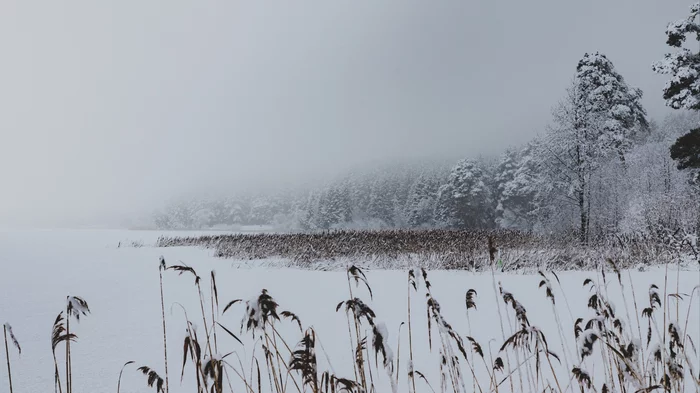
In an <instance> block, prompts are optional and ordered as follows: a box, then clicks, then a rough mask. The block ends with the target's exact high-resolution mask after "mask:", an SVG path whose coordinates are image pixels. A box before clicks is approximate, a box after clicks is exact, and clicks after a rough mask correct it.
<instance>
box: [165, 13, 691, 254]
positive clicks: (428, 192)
mask: <svg viewBox="0 0 700 393" xmlns="http://www.w3.org/2000/svg"><path fill="white" fill-rule="evenodd" d="M699 13H700V6H698V5H694V6H693V7H692V8H691V13H690V15H689V16H688V17H687V18H686V19H683V20H680V21H678V22H674V23H671V24H670V25H669V27H668V29H667V31H666V34H667V37H668V42H667V43H668V45H669V46H671V47H673V48H678V51H677V52H676V53H673V54H668V55H666V57H665V59H664V60H663V61H660V62H658V63H656V64H654V65H653V67H652V68H653V70H654V71H655V72H659V73H662V74H668V75H670V76H671V79H670V81H669V82H668V83H667V85H666V88H665V90H664V92H663V97H664V99H665V100H666V102H667V104H668V105H669V106H670V107H672V108H674V109H679V111H676V112H675V113H673V114H671V115H669V116H667V117H666V118H665V119H663V120H661V121H658V122H657V121H653V120H651V119H649V118H648V116H647V113H646V110H645V109H644V107H643V106H642V103H641V98H642V95H643V93H642V91H641V90H639V89H637V88H634V87H633V86H630V85H629V84H628V83H627V81H626V80H625V79H624V78H623V76H622V75H621V74H620V73H619V72H618V71H617V70H616V69H615V66H614V64H613V62H612V61H611V60H610V59H609V58H608V57H607V56H606V55H605V54H602V53H586V54H585V55H584V56H583V57H582V58H581V59H580V61H579V62H578V64H576V67H575V68H573V67H572V71H573V75H572V81H571V84H570V86H569V87H568V88H567V89H566V91H564V92H563V94H562V98H561V100H560V101H559V102H558V103H557V104H556V105H555V106H554V108H553V109H552V119H551V122H550V125H549V126H548V127H546V129H544V130H542V132H540V133H539V135H537V137H535V138H533V139H532V140H531V141H529V142H528V143H526V144H525V145H523V146H513V147H510V148H508V149H507V150H506V151H505V152H504V153H503V154H502V155H501V156H500V157H498V158H489V157H479V158H475V159H463V160H460V161H458V162H456V163H453V164H452V165H445V164H444V163H437V164H436V163H422V164H421V163H416V164H412V165H394V166H383V167H377V168H374V169H373V170H370V171H360V172H354V173H347V174H344V175H342V176H338V177H337V178H335V179H333V180H331V181H329V182H326V183H325V184H322V185H319V186H317V187H310V188H306V189H297V190H281V191H278V192H268V193H260V194H241V195H235V196H233V195H230V196H227V197H224V198H212V199H192V200H187V201H178V202H176V203H171V204H169V205H168V206H166V207H165V208H164V209H162V210H161V211H159V212H157V213H156V214H155V215H154V223H155V225H156V226H158V227H160V228H188V229H189V228H204V227H216V226H233V225H271V226H274V227H276V228H278V229H285V230H327V229H340V228H456V229H494V228H502V229H516V230H523V231H535V232H540V233H547V234H571V235H574V236H577V237H578V238H579V239H580V241H582V242H584V243H585V242H588V241H589V240H591V239H593V238H599V237H601V236H609V235H611V234H618V233H630V232H651V231H658V230H659V229H660V228H666V229H673V230H675V229H683V230H685V231H688V232H696V231H697V229H698V226H699V224H700V220H699V218H700V215H699V214H698V211H699V210H700V209H699V207H700V205H699V201H700V198H698V196H700V195H699V194H698V193H699V191H700V189H699V188H698V182H697V168H698V167H700V128H698V125H700V115H699V114H698V110H700V80H699V75H700V55H699V54H698V53H696V52H693V51H691V50H689V49H685V48H683V47H682V46H683V43H684V41H685V37H686V36H687V35H690V34H695V36H694V37H696V38H698V37H697V32H698V31H700V25H698V24H696V23H695V22H694V20H695V19H696V17H697V16H698V14H699Z"/></svg>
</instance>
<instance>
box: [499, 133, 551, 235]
mask: <svg viewBox="0 0 700 393" xmlns="http://www.w3.org/2000/svg"><path fill="white" fill-rule="evenodd" d="M537 148H538V145H537V142H536V141H533V142H530V143H528V144H527V145H526V146H525V147H524V148H523V149H521V150H515V149H513V150H509V151H508V152H506V153H505V154H504V156H503V158H502V160H501V163H500V164H499V166H498V170H497V175H496V184H497V192H498V194H497V207H496V222H497V223H498V225H499V226H500V227H501V228H507V229H521V230H529V229H532V227H533V224H534V217H533V215H534V214H535V212H536V211H537V207H538V205H537V203H538V197H539V193H538V190H539V187H540V178H539V171H540V167H539V163H538V151H537Z"/></svg>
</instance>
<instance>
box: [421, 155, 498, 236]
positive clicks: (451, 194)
mask: <svg viewBox="0 0 700 393" xmlns="http://www.w3.org/2000/svg"><path fill="white" fill-rule="evenodd" d="M491 204H492V200H491V194H490V191H489V188H488V187H487V184H486V177H485V175H484V171H483V170H482V168H480V167H479V165H477V164H476V163H475V162H474V161H472V160H461V161H459V162H458V163H457V165H455V166H454V167H453V168H452V172H451V173H450V176H449V178H448V181H447V184H444V185H443V186H441V187H440V191H439V194H438V203H437V207H436V213H435V214H436V219H437V221H438V222H439V223H440V224H441V225H443V226H447V227H455V228H463V229H476V228H489V227H492V226H493V210H492V208H491V207H492V206H491Z"/></svg>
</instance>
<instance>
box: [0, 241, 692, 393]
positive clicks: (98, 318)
mask: <svg viewBox="0 0 700 393" xmlns="http://www.w3.org/2000/svg"><path fill="white" fill-rule="evenodd" d="M162 234H163V233H162V232H148V231H143V232H140V231H100V230H90V231H88V230H85V231H69V230H57V231H49V230H46V231H26V230H25V231H13V230H6V231H0V260H1V261H3V263H4V269H3V274H2V275H0V318H2V320H0V322H3V323H4V322H8V323H11V324H12V326H13V328H14V333H15V334H17V336H18V337H19V338H20V339H21V340H22V341H21V345H22V355H21V357H20V356H18V354H17V353H16V351H10V358H11V360H12V372H13V385H14V389H15V391H16V392H51V391H53V389H54V386H53V385H54V381H53V378H54V374H53V358H52V356H51V346H50V345H51V343H50V336H51V327H52V323H53V321H54V319H55V317H56V315H57V314H58V313H59V312H60V311H64V312H65V306H66V303H65V302H66V296H67V295H69V294H75V295H77V296H80V297H81V298H82V299H85V301H87V303H88V304H89V307H90V313H88V314H87V315H85V316H82V317H81V320H80V323H79V324H77V323H76V324H73V323H71V332H72V333H73V332H74V333H76V334H77V335H78V340H77V342H75V343H73V344H71V353H72V356H73V360H72V368H73V375H74V376H73V386H74V392H75V393H83V392H85V393H88V392H96V391H110V390H112V389H115V388H116V384H117V377H118V374H119V370H120V369H121V367H122V365H124V363H125V362H126V361H129V360H134V361H135V362H136V363H135V364H133V365H132V366H127V368H126V369H125V371H124V375H123V377H122V382H121V390H122V392H130V393H139V392H152V391H153V390H154V389H153V388H148V387H147V386H146V383H145V379H144V378H143V375H142V374H140V373H138V372H137V371H136V367H140V366H143V365H147V366H149V367H151V368H152V369H154V370H156V371H157V372H158V373H159V374H160V375H161V376H164V368H163V359H162V355H163V348H162V344H163V343H162V337H163V335H162V323H161V311H160V289H159V285H158V283H159V271H158V267H159V257H160V256H161V255H163V257H164V258H165V261H166V263H167V264H168V265H172V264H176V263H178V264H179V261H182V262H184V263H186V264H187V265H188V266H192V267H193V268H194V269H196V270H197V272H198V274H199V275H200V276H202V277H203V280H202V292H203V294H204V295H205V296H204V297H205V304H204V310H207V312H208V310H210V308H211V304H209V298H208V296H207V294H208V293H209V292H208V291H209V287H208V280H206V279H204V278H205V277H208V273H209V271H210V270H212V269H216V271H217V278H216V279H217V286H218V296H219V302H220V304H221V307H222V308H223V305H225V304H227V303H228V302H229V301H231V300H233V299H240V298H243V299H252V298H254V297H256V296H259V294H260V293H261V290H262V289H267V290H268V291H269V294H270V295H271V296H272V297H274V299H275V300H276V301H277V303H279V308H278V312H281V311H282V310H288V311H291V312H294V313H295V314H296V315H298V316H299V318H300V319H301V322H302V325H303V326H304V327H305V328H306V327H309V326H312V327H313V328H314V330H315V332H316V334H317V340H318V343H319V348H322V349H323V351H318V352H319V356H318V369H319V372H322V371H325V370H331V369H332V370H335V373H336V374H337V375H338V376H342V377H352V375H353V360H352V359H351V358H350V357H349V350H348V348H349V338H348V334H347V329H348V325H347V320H346V314H345V313H344V312H337V313H336V312H335V307H336V305H337V304H338V302H340V301H343V300H347V299H348V298H349V294H348V285H347V278H346V274H345V272H342V271H305V270H295V269H281V268H280V269H270V268H266V267H260V266H256V265H255V263H245V264H243V263H237V262H232V261H230V260H221V259H216V258H213V257H212V256H211V255H210V251H208V250H203V249H199V248H186V247H173V248H153V247H150V246H149V245H150V244H153V242H154V241H155V240H156V239H157V238H158V236H160V235H162ZM124 239H129V240H133V241H140V242H142V243H143V244H144V247H124V246H122V247H117V245H118V244H119V242H120V241H124ZM162 273H163V281H164V282H163V286H164V288H163V289H164V296H165V303H166V305H165V310H166V311H165V312H166V319H167V329H168V338H167V340H168V356H169V362H168V363H169V382H170V391H171V392H173V393H177V392H193V391H195V390H196V389H195V388H194V386H195V385H194V380H193V379H194V378H193V376H192V374H191V372H192V365H191V364H188V365H187V367H186V368H185V376H184V380H183V382H182V383H181V382H180V372H181V364H182V343H183V340H184V338H185V337H186V334H187V332H186V328H187V325H186V323H185V319H184V315H183V312H182V309H181V308H180V307H179V306H177V305H176V304H182V305H183V306H184V308H185V309H186V310H187V313H188V317H189V319H190V320H192V321H193V322H195V323H197V322H198V321H201V318H198V316H201V315H200V313H201V311H200V304H199V298H198V292H197V289H196V287H195V286H194V285H193V283H192V280H191V279H190V278H189V277H180V276H178V274H177V273H175V272H172V271H163V272H162ZM365 273H366V275H367V280H368V282H369V285H371V287H372V291H373V293H374V296H373V300H371V299H370V297H369V293H367V291H366V289H364V288H363V286H360V287H359V289H358V288H355V287H354V286H353V294H354V296H357V297H358V298H360V299H362V300H363V301H364V302H366V303H367V305H368V306H370V307H371V308H372V309H373V310H374V312H375V313H376V315H377V320H378V321H379V320H381V321H383V324H384V325H379V324H378V331H380V332H381V334H382V335H383V336H384V338H385V339H386V341H385V345H386V347H387V350H388V351H387V353H388V356H390V357H393V358H394V359H395V360H397V359H398V360H400V365H399V367H398V368H397V369H396V370H397V371H398V372H399V373H400V374H399V378H398V386H397V391H407V388H406V383H407V378H406V374H405V372H406V371H405V370H406V369H415V370H416V371H420V372H421V373H423V374H425V376H426V378H428V380H429V381H430V383H431V384H432V385H433V386H434V387H438V386H440V371H439V368H438V362H437V359H438V356H439V354H438V349H437V348H436V347H435V345H436V341H435V340H437V339H435V336H434V341H433V345H434V347H433V352H430V350H429V347H428V343H427V340H426V339H425V338H426V337H427V336H426V335H427V329H428V328H427V320H426V312H425V296H424V291H425V288H424V286H421V287H422V288H421V287H419V290H418V292H414V291H413V290H412V289H411V293H412V294H411V299H412V301H411V309H412V330H413V346H414V359H413V362H412V363H411V362H409V358H408V354H409V351H408V338H407V337H408V336H407V334H408V329H407V326H404V327H403V328H402V329H401V331H400V335H399V326H400V324H401V323H402V322H407V317H406V306H407V292H406V288H407V272H406V271H373V270H370V271H367V270H365ZM699 273H700V272H698V271H697V270H690V271H681V272H676V271H673V270H670V271H669V274H668V293H676V292H678V293H685V294H691V293H692V292H693V288H694V287H695V286H696V285H698V283H700V276H699ZM418 275H420V274H418ZM628 275H629V276H630V277H631V278H632V280H633V284H634V290H635V293H636V294H637V301H638V302H643V303H642V304H640V305H639V307H640V308H642V307H645V305H646V304H647V303H646V301H647V299H648V297H649V296H648V290H649V286H650V285H651V284H652V283H655V284H657V285H658V286H659V288H660V290H659V291H658V292H659V293H660V294H663V293H664V291H663V290H664V270H663V269H662V268H652V269H648V270H647V271H645V272H639V271H630V272H627V271H623V272H622V277H623V280H627V277H628ZM558 276H559V279H560V281H561V286H560V285H559V284H558V283H557V282H556V281H554V280H552V282H551V284H552V290H553V292H554V295H555V297H556V298H557V302H556V304H555V307H556V309H557V312H558V314H559V320H560V322H561V323H560V325H559V324H557V321H556V319H555V316H554V315H553V313H552V304H551V300H549V299H547V298H546V297H545V293H544V292H545V291H544V290H543V288H540V287H539V283H540V281H542V277H541V276H539V275H524V274H496V275H495V280H496V282H501V283H502V285H503V287H504V288H508V290H509V291H510V293H511V294H512V295H513V296H514V298H516V299H517V301H518V302H519V304H521V305H522V307H524V308H527V318H528V320H529V321H530V322H531V323H532V325H533V326H537V327H538V328H539V329H540V330H541V331H542V332H543V333H544V334H545V336H546V337H547V341H548V343H549V348H550V349H551V350H552V351H554V352H557V354H558V355H560V356H564V354H563V353H561V349H562V344H561V340H560V339H559V334H558V329H559V328H560V327H561V329H562V331H563V334H564V335H565V337H566V340H567V342H566V343H565V346H566V348H567V350H568V351H569V352H571V353H572V354H574V357H573V358H570V359H569V360H570V361H571V362H572V364H574V365H576V366H578V359H577V358H576V353H577V352H578V351H577V349H578V348H576V346H577V343H576V341H575V340H574V338H573V324H574V320H575V319H576V318H577V317H586V316H588V314H589V310H587V307H586V305H587V303H588V298H589V297H590V292H589V290H588V288H587V287H583V286H582V283H583V280H584V279H585V278H587V277H589V276H592V277H596V273H595V272H561V273H559V274H558ZM598 276H599V275H598ZM549 277H550V279H551V276H549ZM428 278H429V280H430V282H431V288H430V291H431V295H432V297H434V298H435V299H436V300H437V301H439V302H440V307H441V310H440V312H441V313H442V314H443V315H444V316H445V318H446V319H447V320H449V322H450V325H451V326H452V328H453V329H454V330H455V331H456V332H458V333H459V334H460V335H461V336H462V337H463V336H465V335H467V334H468V332H470V330H469V327H468V324H467V316H466V309H465V305H464V294H465V292H466V291H467V290H468V289H470V288H473V289H475V290H476V291H477V292H478V293H479V294H483V295H481V296H479V297H478V298H477V299H476V302H477V303H478V308H477V309H476V310H470V316H469V317H470V320H471V332H470V333H469V335H470V336H472V337H474V338H475V339H476V340H477V341H478V342H479V343H480V344H481V346H482V348H483V350H484V355H485V357H486V362H489V363H491V362H492V361H493V360H495V359H496V357H498V356H503V355H502V354H501V353H498V348H499V347H500V343H502V339H501V332H500V330H499V329H498V321H499V316H498V309H497V306H496V301H498V302H499V304H500V307H501V312H502V313H503V312H509V313H512V312H513V311H512V308H511V307H507V308H504V307H503V304H502V303H500V302H502V301H503V300H502V298H501V297H499V298H498V299H496V298H495V296H493V295H489V294H492V293H493V288H492V285H493V281H492V279H491V277H490V274H487V275H480V274H477V275H475V274H473V273H471V272H467V271H431V272H428ZM599 280H600V277H598V278H597V279H596V281H599ZM628 284H629V281H625V287H626V289H627V290H628V291H629V290H630V286H629V285H628ZM562 288H564V289H565V292H562ZM599 290H600V291H604V292H605V298H606V299H607V300H609V301H610V302H612V303H614V304H615V305H616V308H617V309H618V310H623V309H624V308H625V307H624V304H623V299H622V297H621V296H620V287H619V285H618V284H617V281H616V277H614V275H613V274H610V275H608V283H607V286H603V285H600V286H599ZM695 296H696V297H695V303H694V304H695V305H697V304H698V303H697V296H698V293H697V291H695ZM627 301H628V306H629V307H630V310H631V313H632V315H634V308H633V307H634V306H633V305H632V303H631V302H632V297H631V296H630V295H629V293H628V295H627ZM662 301H663V297H662ZM687 301H688V300H687V297H686V300H684V301H681V303H680V304H681V307H680V314H681V315H680V318H676V310H675V307H671V308H672V309H673V310H671V311H669V314H672V315H670V316H669V317H670V318H671V319H673V320H675V319H678V320H679V321H681V323H679V326H680V325H683V322H684V320H685V312H686V311H687V305H688V303H687ZM251 303H252V302H251ZM671 304H675V300H674V303H671ZM569 306H570V308H569ZM504 310H505V311H504ZM244 312H245V303H239V304H237V305H234V306H232V307H231V309H229V310H228V311H227V312H226V314H225V315H223V316H221V317H220V318H219V322H221V324H223V325H224V326H226V327H227V328H229V329H230V330H231V331H233V332H235V333H238V330H239V323H240V321H241V318H242V316H243V313H244ZM640 312H641V310H640ZM657 312H658V311H657ZM689 312H690V318H689V324H688V327H687V328H685V327H684V325H683V330H685V331H686V332H688V334H689V335H692V336H693V339H694V341H695V342H696V343H697V342H700V307H695V308H694V309H691V310H690V311H689ZM210 317H211V315H207V319H208V320H209V321H210ZM510 318H511V320H512V321H513V323H515V319H514V318H513V315H512V314H511V315H510ZM636 320H637V319H636V318H635V317H634V316H633V317H632V321H631V322H632V323H636ZM504 321H506V318H505V315H504ZM640 321H641V322H640V323H641V324H642V334H644V335H645V334H646V319H642V318H641V317H640ZM275 327H276V328H278V329H280V332H281V334H282V335H283V336H284V337H286V338H287V341H288V344H289V345H290V347H292V348H294V347H295V345H296V344H297V342H298V341H299V340H300V339H301V337H302V336H301V333H300V332H299V329H298V327H297V326H296V323H294V322H291V321H287V320H282V321H280V322H277V321H275ZM511 328H512V327H509V326H506V334H508V333H509V332H511V331H512V330H511ZM204 329H205V328H204V327H203V326H202V325H201V324H200V329H199V330H200V331H199V333H198V334H199V335H200V337H201V336H202V335H203V330H204ZM433 329H434V330H433V332H434V333H433V334H436V332H435V326H433ZM631 332H632V333H633V334H636V332H637V330H636V325H635V326H634V327H633V328H632V330H631ZM367 333H368V334H371V329H368V331H367ZM217 334H218V346H219V349H218V351H220V353H229V352H231V351H235V355H231V357H230V358H229V359H232V357H234V356H236V357H240V359H241V361H242V363H243V364H244V370H245V372H246V373H247V374H248V373H249V372H250V370H251V368H250V359H251V356H252V355H253V353H255V354H256V355H257V356H259V355H260V353H261V352H260V342H259V341H257V344H256V341H254V340H253V337H252V334H251V333H250V332H245V329H244V332H243V333H242V334H241V335H240V336H239V337H240V338H241V340H242V341H243V343H244V345H243V346H241V345H240V344H238V343H236V342H235V341H234V340H233V339H232V338H230V337H229V336H228V335H226V334H225V333H224V332H223V331H222V330H220V329H219V330H218V331H217ZM581 334H582V335H583V337H584V338H583V339H588V338H590V334H593V331H590V332H589V331H586V332H583V333H581ZM696 337H697V339H696ZM256 338H258V340H259V335H256ZM645 340H646V337H644V341H645ZM492 341H493V342H492ZM399 342H400V344H399ZM438 342H439V340H438ZM397 344H398V345H399V346H397ZM466 344H469V343H468V342H467V343H466ZM256 345H257V348H256V349H254V348H255V347H256ZM652 345H654V342H652ZM599 350H600V349H599V347H598V346H594V349H593V355H591V356H590V357H588V358H587V359H586V361H585V362H584V364H583V366H582V368H583V369H584V370H585V371H586V372H588V373H590V374H591V375H592V376H593V381H594V383H599V384H600V382H596V381H600V380H601V379H602V378H598V379H597V380H596V378H595V376H596V375H600V373H602V372H603V371H602V368H601V367H594V366H593V365H594V364H595V362H596V361H597V360H598V355H597V354H598V353H599ZM321 352H323V353H324V354H323V355H320V353H321ZM643 352H644V353H647V352H648V351H647V348H646V347H645V348H644V351H643ZM326 354H327V356H328V359H330V360H328V359H327V358H326ZM215 356H216V358H219V356H220V355H215ZM471 356H472V354H470V357H471ZM380 359H381V356H380ZM329 361H330V362H332V363H331V364H329ZM504 361H505V358H504ZM698 361H699V360H698V359H694V362H695V364H696V365H697V364H698ZM231 363H233V364H237V363H238V360H237V359H236V360H233V361H231ZM511 363H513V359H511ZM60 366H62V365H60ZM462 366H463V370H462V374H463V377H464V378H465V380H466V381H467V386H469V385H470V384H471V381H470V379H471V373H470V371H469V370H468V369H467V368H466V365H465V364H462ZM474 366H475V372H476V373H477V374H479V373H482V374H483V370H484V366H483V365H482V364H479V363H478V362H475V363H474ZM380 367H381V365H380ZM555 367H556V368H557V370H562V372H563V369H564V368H565V367H564V366H560V365H558V364H555ZM696 368H697V367H696ZM395 376H396V374H394V377H395ZM375 379H377V380H376V381H375V382H377V384H378V385H379V386H380V388H379V391H391V389H393V387H392V386H391V384H390V383H389V378H388V376H387V375H375ZM483 380H485V381H486V384H488V377H484V378H483ZM6 382H7V375H6V369H5V367H0V391H2V392H4V391H6V390H5V389H6V386H7V385H6ZM233 383H234V388H235V387H236V386H239V385H236V383H237V381H235V380H234V381H233ZM507 385H508V384H507V383H505V384H503V385H502V386H501V389H500V390H499V391H502V392H505V391H508V390H509V388H510V387H509V386H507ZM416 386H417V388H418V389H417V390H418V391H419V392H426V391H430V389H429V388H428V387H427V385H425V383H424V382H423V381H422V380H421V379H418V378H417V379H416ZM265 387H266V386H263V388H265ZM382 387H383V388H382ZM487 387H488V386H484V388H486V389H487ZM517 387H518V386H517V384H516V388H517ZM597 387H598V388H599V386H597ZM268 388H269V387H268ZM240 391H243V390H240ZM263 391H265V389H263ZM569 391H572V390H571V389H569Z"/></svg>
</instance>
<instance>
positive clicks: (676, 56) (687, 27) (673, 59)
mask: <svg viewBox="0 0 700 393" xmlns="http://www.w3.org/2000/svg"><path fill="white" fill-rule="evenodd" d="M696 20H698V21H699V22H700V3H695V4H693V5H692V6H691V7H690V13H689V15H688V16H687V17H686V18H684V19H681V20H678V21H676V22H673V23H670V24H669V25H668V27H667V28H666V36H667V37H668V39H667V40H666V43H667V44H668V45H669V46H671V47H673V48H679V49H678V50H677V51H676V52H675V53H669V54H666V56H665V58H664V60H663V61H660V62H658V63H655V64H654V65H653V66H652V68H653V69H654V71H656V72H658V73H661V74H667V75H671V79H670V80H669V81H668V82H666V86H665V88H664V99H665V100H666V105H668V106H670V107H672V108H674V109H689V110H693V111H698V110H700V53H699V52H697V51H696V50H691V49H688V48H683V44H684V43H685V40H686V38H687V36H688V35H692V34H694V35H695V40H696V41H700V23H698V22H696ZM697 44H698V43H697V42H696V45H697ZM686 131H687V134H685V135H683V136H681V137H679V138H678V139H677V140H676V142H675V143H674V144H673V145H672V146H671V157H672V158H673V159H674V160H676V161H677V162H678V169H687V168H700V158H698V154H699V153H700V128H698V127H697V124H696V125H695V126H694V127H692V128H689V129H688V130H686Z"/></svg>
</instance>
